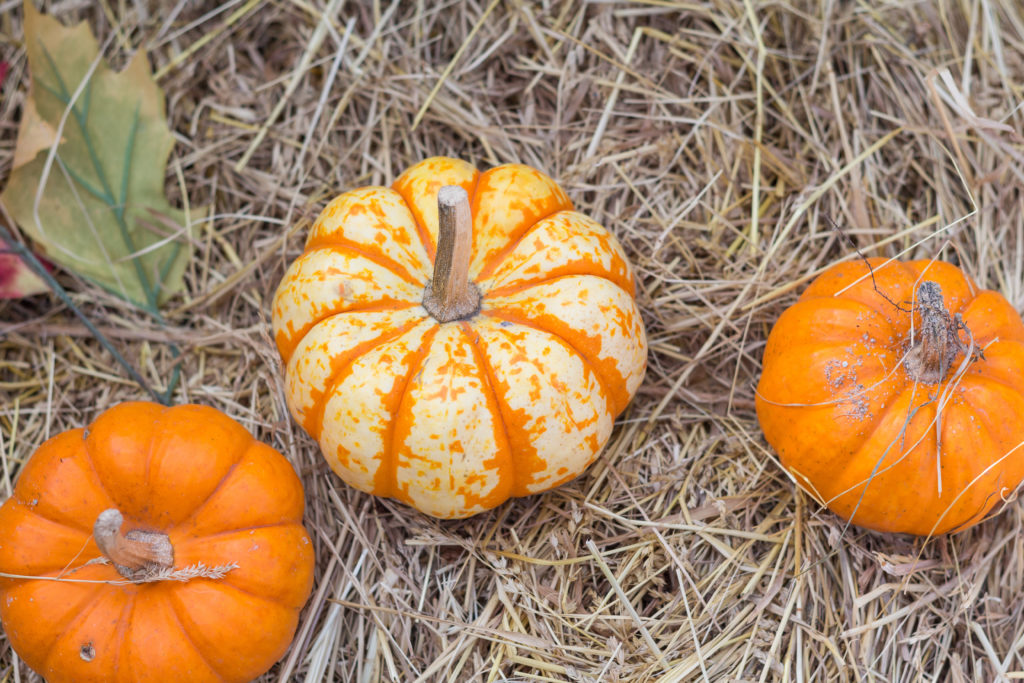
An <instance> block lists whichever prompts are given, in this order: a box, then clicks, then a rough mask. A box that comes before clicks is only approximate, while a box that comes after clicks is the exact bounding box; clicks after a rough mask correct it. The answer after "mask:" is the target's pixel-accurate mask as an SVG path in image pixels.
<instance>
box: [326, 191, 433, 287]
mask: <svg viewBox="0 0 1024 683" xmlns="http://www.w3.org/2000/svg"><path fill="white" fill-rule="evenodd" d="M332 244H334V245H339V246H343V247H346V248H347V249H350V250H352V251H356V252H358V253H361V254H363V255H364V256H366V257H367V258H369V259H371V260H372V261H375V262H376V263H378V264H380V265H382V266H384V267H385V268H388V269H390V270H391V271H393V272H395V273H396V274H398V275H399V276H400V277H401V278H402V279H404V280H407V281H408V282H410V283H412V284H416V285H419V286H421V287H422V286H423V284H425V283H426V281H427V279H428V278H429V277H430V257H429V256H428V255H427V251H426V249H425V247H424V246H423V242H422V241H421V240H420V235H419V229H418V227H417V226H416V218H415V217H414V216H413V214H412V212H411V211H410V210H409V206H408V204H406V203H405V200H404V199H402V196H401V195H400V194H398V193H397V192H395V191H394V190H391V189H388V188H385V187H364V188H361V189H358V190H352V191H351V192H346V193H345V194H343V195H341V196H339V197H338V198H336V199H335V200H334V201H332V202H331V203H330V204H328V205H327V208H326V209H324V211H323V213H321V214H320V217H319V218H318V219H317V221H316V223H315V224H314V225H313V229H312V230H310V233H309V239H308V240H307V241H306V249H307V250H308V249H314V248H317V247H322V246H327V245H332Z"/></svg>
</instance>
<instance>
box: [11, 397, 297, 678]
mask: <svg viewBox="0 0 1024 683" xmlns="http://www.w3.org/2000/svg"><path fill="white" fill-rule="evenodd" d="M112 506H116V507H117V508H119V510H120V511H121V513H122V514H123V516H124V520H125V521H124V525H125V526H124V530H125V531H131V530H143V531H149V532H157V533H161V534H165V535H166V536H167V538H168V539H170V540H171V543H172V545H174V556H175V557H174V559H175V564H174V566H173V569H183V568H185V567H192V568H193V569H194V568H195V565H196V564H197V563H200V562H201V563H202V564H203V565H204V566H205V567H207V568H210V567H218V566H221V567H223V566H226V565H232V564H237V569H234V570H232V571H229V572H228V573H227V575H226V576H225V577H223V578H221V579H206V578H201V579H195V580H190V581H186V582H179V581H156V582H152V583H138V584H136V583H127V584H126V583H125V579H124V577H122V576H121V574H119V573H118V570H117V569H116V568H115V567H114V566H113V565H112V564H86V563H87V562H88V561H90V560H93V559H94V558H98V557H99V556H100V550H99V548H98V547H97V545H96V543H95V541H94V540H93V539H92V530H91V524H92V523H93V522H95V520H96V518H97V516H98V515H99V513H100V512H102V511H103V510H105V509H107V508H110V507H112ZM302 510H303V494H302V484H301V483H300V482H299V479H298V477H297V476H296V475H295V472H294V470H293V469H292V467H291V465H290V464H288V462H287V461H286V460H285V459H284V458H283V457H282V456H281V455H280V454H279V453H277V452H276V451H274V450H273V449H272V448H270V447H269V446H265V445H264V444H261V443H259V442H257V441H255V440H254V439H253V438H252V437H251V436H250V435H249V433H248V432H247V431H246V430H245V429H244V428H243V427H242V426H241V425H239V424H238V423H236V422H234V421H233V420H231V419H230V418H228V417H227V416H225V415H223V414H222V413H220V412H218V411H216V410H214V409H213V408H207V407H202V406H178V407H175V408H164V407H162V406H158V405H155V404H151V403H123V404H121V405H118V406H115V407H114V408H111V409H109V410H107V411H106V412H105V413H103V414H102V415H101V416H100V417H99V418H98V419H97V420H96V421H95V422H93V424H92V425H90V426H89V427H88V428H87V429H84V430H83V429H78V430H73V431H70V432H65V433H63V434H60V435H58V436H56V437H54V438H52V439H50V440H49V441H47V442H46V443H44V444H43V445H42V446H40V448H39V450H38V451H37V452H36V453H35V454H34V455H33V456H32V458H31V459H30V461H29V463H28V464H27V465H26V467H25V469H24V471H23V472H22V476H21V477H20V478H19V480H18V484H17V486H16V487H15V489H14V495H13V496H12V497H11V498H10V499H9V500H8V501H7V502H5V503H4V505H3V506H2V507H0V572H4V573H7V574H16V575H32V576H41V577H57V576H58V575H61V576H63V575H67V574H71V573H73V576H70V577H69V578H72V579H74V581H67V582H64V581H45V580H38V579H25V580H22V579H12V578H6V579H0V619H2V620H3V623H4V630H5V632H6V634H7V636H8V638H9V640H10V642H11V644H12V645H13V646H14V649H15V650H16V651H17V652H18V654H19V655H20V656H21V657H22V658H23V659H24V660H25V661H26V662H27V663H28V664H29V666H31V667H32V668H34V669H35V670H37V671H38V672H39V673H40V674H42V675H43V676H44V677H45V678H46V679H47V680H48V681H52V682H54V683H65V682H69V681H73V682H75V683H78V682H80V681H104V682H105V681H114V682H115V683H116V682H120V681H126V682H127V681H135V680H188V681H217V682H221V683H222V682H223V681H237V682H239V683H240V682H242V681H249V680H252V679H253V678H254V677H256V676H259V675H260V674H262V673H263V672H264V671H266V670H267V669H268V668H269V667H270V666H271V665H272V664H273V663H274V662H275V661H276V660H277V659H279V658H280V657H281V655H282V654H283V653H284V651H285V649H286V648H287V647H288V644H289V643H290V642H291V639H292V636H293V634H294V632H295V627H296V625H297V623H298V616H299V610H300V609H301V607H302V605H303V603H304V602H305V601H306V599H307V598H308V596H309V592H310V589H311V588H312V582H313V560H314V558H313V550H312V545H311V543H310V539H309V536H308V535H307V534H306V531H305V529H304V528H303V527H302ZM77 581H83V583H78V582H77ZM89 582H97V583H89ZM106 582H118V585H114V584H110V583H106ZM254 614H258V615H259V618H258V619H253V615H254Z"/></svg>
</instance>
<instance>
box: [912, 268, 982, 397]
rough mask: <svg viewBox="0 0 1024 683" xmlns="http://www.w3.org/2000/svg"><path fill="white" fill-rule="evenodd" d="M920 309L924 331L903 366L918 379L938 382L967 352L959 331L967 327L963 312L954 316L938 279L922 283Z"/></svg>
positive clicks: (918, 296)
mask: <svg viewBox="0 0 1024 683" xmlns="http://www.w3.org/2000/svg"><path fill="white" fill-rule="evenodd" d="M917 309H918V310H919V311H920V312H921V330H920V335H919V336H918V338H917V340H916V341H914V342H913V345H912V346H911V348H910V350H909V351H908V352H907V356H906V359H905V360H904V361H903V366H904V367H905V368H906V370H907V374H908V375H910V377H911V379H913V380H914V381H917V382H924V383H926V384H938V383H939V382H941V381H943V380H944V379H946V375H947V374H948V373H949V369H950V368H952V367H953V363H954V362H955V361H956V358H957V356H958V355H960V354H961V353H967V350H968V349H967V345H966V344H964V343H963V341H961V340H960V334H959V332H960V330H961V329H966V327H965V326H964V323H963V320H962V319H961V318H960V314H959V313H958V314H957V315H956V317H954V316H951V315H950V314H949V311H947V310H946V306H945V303H944V301H943V299H942V288H941V287H939V285H938V283H935V282H922V283H921V284H920V285H918V288H917Z"/></svg>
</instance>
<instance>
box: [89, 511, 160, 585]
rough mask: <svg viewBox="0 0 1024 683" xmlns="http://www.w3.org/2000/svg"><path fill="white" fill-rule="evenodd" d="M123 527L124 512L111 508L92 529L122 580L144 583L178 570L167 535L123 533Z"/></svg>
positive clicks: (148, 532)
mask: <svg viewBox="0 0 1024 683" xmlns="http://www.w3.org/2000/svg"><path fill="white" fill-rule="evenodd" d="M123 524H124V516H123V515H122V514H121V513H120V511H118V510H117V509H116V508H110V509H108V510H104V511H103V512H101V513H100V515H99V517H97V518H96V524H94V525H93V528H92V535H93V537H94V538H95V539H96V545H98V546H99V548H100V551H101V552H102V553H103V555H104V557H106V558H107V559H108V560H110V561H111V562H113V563H114V567H116V568H117V571H118V573H119V574H121V576H123V577H124V578H126V579H131V580H133V581H136V580H142V579H147V578H149V577H150V576H152V575H153V574H155V573H157V572H160V571H162V570H165V569H170V568H171V567H173V566H174V547H173V546H172V545H171V539H170V538H168V537H167V534H161V533H158V532H154V531H139V530H132V531H129V532H127V533H121V526H122V525H123Z"/></svg>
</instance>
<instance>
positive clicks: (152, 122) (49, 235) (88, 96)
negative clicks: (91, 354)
mask: <svg viewBox="0 0 1024 683" xmlns="http://www.w3.org/2000/svg"><path fill="white" fill-rule="evenodd" d="M24 7H25V47H26V50H27V52H28V63H29V69H30V72H31V87H30V89H29V96H28V98H27V99H26V102H25V106H24V108H23V114H22V120H21V125H20V128H19V130H18V141H17V146H16V149H15V157H14V164H13V171H12V173H11V178H10V181H9V182H8V184H7V188H6V189H5V191H4V193H3V195H0V201H2V202H3V203H4V205H5V206H6V207H7V209H8V211H10V213H11V215H12V216H14V218H15V220H16V221H17V222H18V225H19V226H20V227H21V228H22V230H24V231H25V233H27V234H28V235H29V236H30V237H31V238H32V239H33V240H35V242H36V244H37V245H39V246H40V247H41V248H42V250H43V252H44V253H45V254H46V255H47V257H48V258H50V259H51V260H53V261H55V262H57V263H59V264H61V265H62V266H64V267H65V268H67V269H69V270H72V271H74V272H76V273H78V274H80V275H82V276H83V277H85V278H88V279H89V280H92V281H94V282H97V283H98V284H100V285H101V286H103V287H104V288H106V289H108V290H110V291H111V292H113V293H115V294H117V295H119V296H122V297H124V298H125V299H128V300H129V301H133V302H135V303H136V304H138V305H140V306H142V307H143V308H146V309H147V310H150V311H154V312H155V311H156V310H157V307H158V305H159V304H160V303H162V302H163V301H165V300H166V299H167V298H168V297H169V296H171V295H172V294H173V293H174V292H176V291H179V290H180V289H181V288H182V287H183V279H184V271H185V265H186V263H187V261H188V258H189V255H190V252H191V249H190V242H189V230H188V225H189V221H188V220H187V218H186V214H185V212H183V211H181V210H179V209H175V208H174V207H172V206H171V205H170V203H169V202H168V201H167V198H166V196H165V195H164V177H165V171H166V166H167V159H168V157H169V155H170V152H171V147H172V146H173V144H174V140H173V138H172V136H171V133H170V131H169V130H168V127H167V122H166V120H165V116H164V96H163V92H162V91H161V90H160V88H159V87H158V86H157V84H156V82H155V81H154V80H153V78H152V75H151V74H150V69H149V65H148V62H147V60H146V56H145V54H144V53H142V52H141V51H140V52H138V53H136V55H135V56H134V57H133V58H132V60H131V62H130V63H129V64H128V66H127V67H126V68H125V69H124V70H123V71H121V72H117V73H115V72H114V71H112V70H111V69H110V68H109V67H108V66H107V65H106V63H105V62H104V61H103V59H102V57H101V55H100V51H99V46H98V44H97V42H96V39H95V38H94V37H93V35H92V33H91V32H90V31H89V28H88V27H87V26H86V25H85V24H84V23H81V24H78V25H76V26H73V27H71V28H65V27H64V26H62V25H61V24H60V22H58V21H57V20H56V19H53V18H52V17H47V16H44V15H42V14H40V13H39V12H38V11H36V9H35V8H34V7H33V6H32V4H31V3H30V2H26V3H25V5H24ZM169 226H170V227H169Z"/></svg>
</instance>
